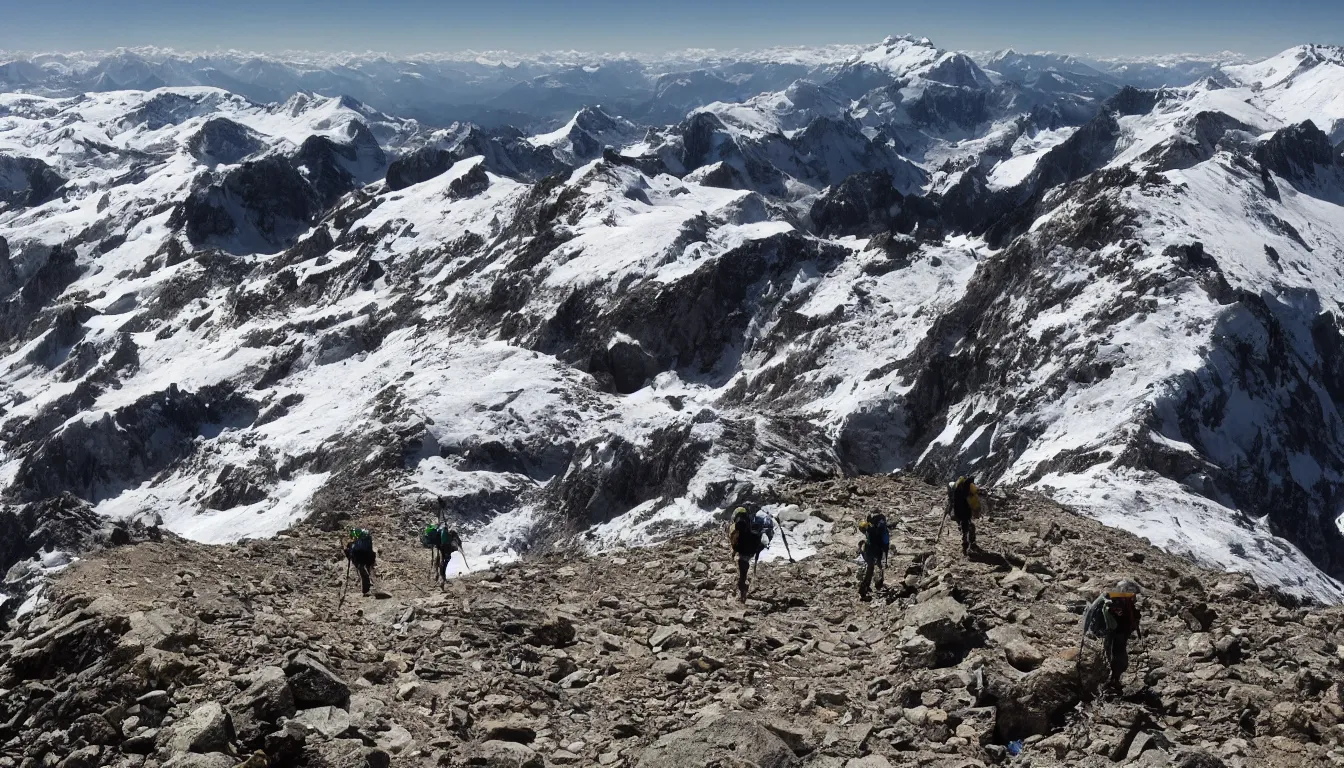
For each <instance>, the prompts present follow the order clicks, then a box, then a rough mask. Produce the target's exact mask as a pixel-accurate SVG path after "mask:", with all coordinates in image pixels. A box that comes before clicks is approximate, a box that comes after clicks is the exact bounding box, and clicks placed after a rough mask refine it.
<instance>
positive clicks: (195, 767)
mask: <svg viewBox="0 0 1344 768" xmlns="http://www.w3.org/2000/svg"><path fill="white" fill-rule="evenodd" d="M237 764H238V761H237V760H235V759H233V758H232V757H229V756H228V755H226V754H224V753H223V752H210V753H208V754H204V755H200V754H196V753H194V752H183V753H182V754H179V755H173V756H172V757H170V758H168V760H166V761H165V762H164V763H163V766H162V768H233V766H235V765H237Z"/></svg>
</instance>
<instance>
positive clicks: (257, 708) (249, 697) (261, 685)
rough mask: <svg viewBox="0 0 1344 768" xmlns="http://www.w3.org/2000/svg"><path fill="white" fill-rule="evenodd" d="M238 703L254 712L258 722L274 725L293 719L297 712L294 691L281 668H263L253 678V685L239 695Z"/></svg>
mask: <svg viewBox="0 0 1344 768" xmlns="http://www.w3.org/2000/svg"><path fill="white" fill-rule="evenodd" d="M236 701H237V703H238V704H239V705H241V706H243V707H246V708H248V709H250V710H251V711H252V714H253V715H255V716H256V718H257V719H258V720H263V721H265V722H268V723H273V722H275V721H276V720H279V719H280V718H282V717H293V716H294V712H295V711H296V707H295V702H294V691H293V689H291V688H290V686H289V679H288V678H286V677H285V671H284V670H283V669H280V668H279V667H262V668H261V669H259V670H257V673H256V674H255V675H253V676H252V684H251V685H249V686H248V687H247V689H246V690H244V691H243V692H242V693H240V694H238V698H237V699H236Z"/></svg>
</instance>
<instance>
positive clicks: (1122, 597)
mask: <svg viewBox="0 0 1344 768" xmlns="http://www.w3.org/2000/svg"><path fill="white" fill-rule="evenodd" d="M1102 613H1103V615H1104V616H1105V618H1106V627H1107V629H1109V630H1111V631H1112V632H1132V631H1134V628H1135V627H1136V626H1137V625H1138V623H1139V608H1138V606H1137V605H1135V604H1134V595H1133V594H1132V593H1129V592H1108V593H1107V594H1106V600H1105V602H1104V603H1103V604H1102Z"/></svg>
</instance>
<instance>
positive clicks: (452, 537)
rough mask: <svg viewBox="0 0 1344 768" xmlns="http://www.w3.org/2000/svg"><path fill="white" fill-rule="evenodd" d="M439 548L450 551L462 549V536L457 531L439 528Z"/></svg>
mask: <svg viewBox="0 0 1344 768" xmlns="http://www.w3.org/2000/svg"><path fill="white" fill-rule="evenodd" d="M439 549H443V550H447V551H448V552H461V551H462V537H461V536H458V535H457V531H445V530H443V529H442V528H440V529H439Z"/></svg>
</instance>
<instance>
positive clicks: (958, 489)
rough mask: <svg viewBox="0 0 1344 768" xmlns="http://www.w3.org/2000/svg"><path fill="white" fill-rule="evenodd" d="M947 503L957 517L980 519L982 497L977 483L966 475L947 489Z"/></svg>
mask: <svg viewBox="0 0 1344 768" xmlns="http://www.w3.org/2000/svg"><path fill="white" fill-rule="evenodd" d="M947 501H948V504H950V505H951V507H952V513H953V514H954V515H956V516H957V517H972V516H974V517H979V516H980V495H979V489H978V488H976V487H975V481H974V480H972V479H971V478H969V477H966V476H965V475H962V476H961V477H959V478H957V482H955V483H952V484H951V485H949V486H948V487H947Z"/></svg>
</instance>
